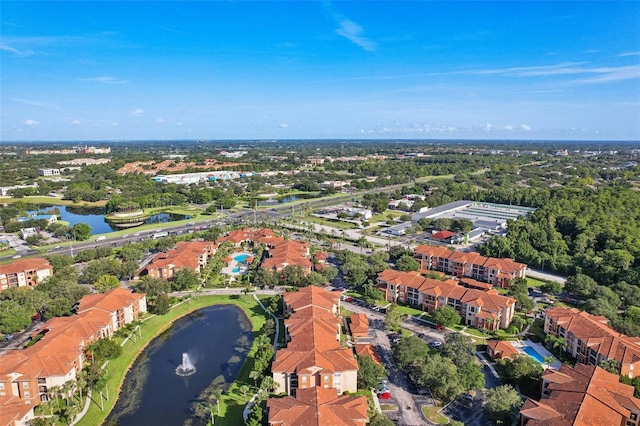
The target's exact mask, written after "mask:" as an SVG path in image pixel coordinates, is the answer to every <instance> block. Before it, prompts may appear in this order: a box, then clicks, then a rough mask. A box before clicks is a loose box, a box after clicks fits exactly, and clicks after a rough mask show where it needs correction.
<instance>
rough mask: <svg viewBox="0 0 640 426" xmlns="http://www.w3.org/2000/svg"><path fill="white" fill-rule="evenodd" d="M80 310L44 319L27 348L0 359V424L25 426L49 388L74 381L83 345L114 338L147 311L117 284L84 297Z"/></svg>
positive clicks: (140, 299) (82, 359) (141, 299)
mask: <svg viewBox="0 0 640 426" xmlns="http://www.w3.org/2000/svg"><path fill="white" fill-rule="evenodd" d="M78 310H79V313H78V314H77V315H74V316H70V317H59V318H53V319H51V320H49V321H47V322H46V323H45V324H44V325H43V326H42V328H41V329H40V330H39V331H38V332H37V333H35V334H34V335H33V336H32V337H33V338H36V337H37V338H38V341H37V342H36V343H35V344H34V345H32V346H30V347H28V348H26V349H14V350H10V351H8V352H7V353H6V354H4V355H3V356H2V362H0V425H3V426H4V425H12V426H16V425H26V424H28V422H29V421H30V420H31V419H33V416H34V414H33V409H34V408H35V407H36V406H37V405H38V404H40V403H42V402H46V401H48V400H49V399H50V398H51V395H50V392H51V388H52V387H54V386H56V387H57V386H62V385H64V384H65V383H67V382H69V381H75V380H76V375H77V373H79V372H80V371H81V370H82V367H83V364H84V362H85V358H86V349H87V347H88V346H89V345H90V344H91V343H93V342H95V341H97V340H99V339H103V338H109V337H112V336H113V333H114V332H115V331H116V330H117V329H118V328H120V327H122V326H124V325H126V324H128V323H130V322H132V321H133V320H135V319H137V318H138V315H140V314H141V313H144V312H146V295H144V294H140V293H138V294H134V293H131V292H130V291H128V290H126V289H123V288H119V289H114V290H110V291H108V292H106V293H104V294H96V295H87V296H85V297H83V298H82V299H80V301H79V309H78Z"/></svg>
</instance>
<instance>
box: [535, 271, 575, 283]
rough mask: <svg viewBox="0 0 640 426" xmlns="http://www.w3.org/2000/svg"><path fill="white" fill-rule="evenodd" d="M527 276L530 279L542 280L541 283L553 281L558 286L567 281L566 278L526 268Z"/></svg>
mask: <svg viewBox="0 0 640 426" xmlns="http://www.w3.org/2000/svg"><path fill="white" fill-rule="evenodd" d="M527 276H528V277H531V278H536V279H539V280H543V281H554V282H557V283H560V284H564V283H565V282H566V281H567V277H563V276H560V275H554V274H550V273H548V272H543V271H537V270H535V269H531V268H527Z"/></svg>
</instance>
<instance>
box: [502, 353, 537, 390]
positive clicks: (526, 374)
mask: <svg viewBox="0 0 640 426" xmlns="http://www.w3.org/2000/svg"><path fill="white" fill-rule="evenodd" d="M500 364H501V365H502V368H503V371H504V374H503V375H504V377H505V379H506V381H507V382H508V383H511V384H514V385H518V386H524V385H526V384H527V383H530V382H532V381H533V382H536V381H540V377H541V376H542V365H541V364H540V363H539V362H537V361H534V360H533V359H532V358H531V357H529V356H527V355H518V356H515V357H512V358H509V359H506V360H504V361H502V362H501V363H500Z"/></svg>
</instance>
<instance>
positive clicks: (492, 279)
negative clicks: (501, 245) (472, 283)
mask: <svg viewBox="0 0 640 426" xmlns="http://www.w3.org/2000/svg"><path fill="white" fill-rule="evenodd" d="M414 258H415V259H416V260H417V261H419V262H420V267H421V268H422V269H424V270H433V271H440V272H444V273H446V274H449V275H452V276H454V277H458V278H462V277H467V278H472V279H474V280H479V281H484V282H488V283H491V284H493V285H494V286H497V287H501V288H507V287H509V281H510V280H511V279H513V278H524V277H525V275H526V272H527V265H526V264H524V263H518V262H514V261H513V260H511V259H509V258H504V259H497V258H494V257H484V256H482V255H480V254H479V253H476V252H461V251H454V250H449V249H447V248H446V247H432V246H424V245H420V246H418V247H416V248H415V250H414Z"/></svg>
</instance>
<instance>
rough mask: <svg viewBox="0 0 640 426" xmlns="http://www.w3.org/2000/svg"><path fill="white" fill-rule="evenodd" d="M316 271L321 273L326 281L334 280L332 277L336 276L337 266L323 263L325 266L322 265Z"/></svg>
mask: <svg viewBox="0 0 640 426" xmlns="http://www.w3.org/2000/svg"><path fill="white" fill-rule="evenodd" d="M318 272H320V274H322V276H323V277H324V278H325V280H327V281H328V282H332V281H333V280H334V278H335V277H337V276H338V268H336V267H335V266H331V265H326V264H325V266H324V267H322V268H321V269H320V270H319V271H318Z"/></svg>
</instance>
